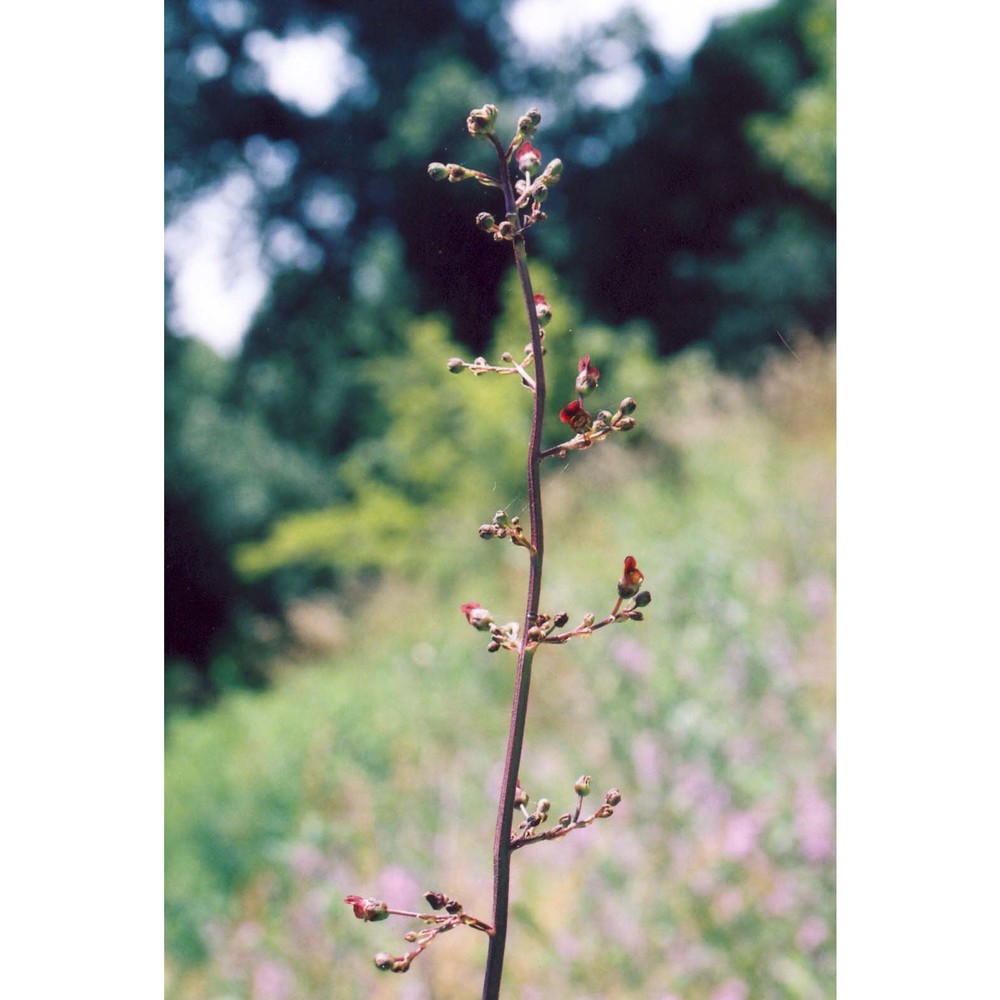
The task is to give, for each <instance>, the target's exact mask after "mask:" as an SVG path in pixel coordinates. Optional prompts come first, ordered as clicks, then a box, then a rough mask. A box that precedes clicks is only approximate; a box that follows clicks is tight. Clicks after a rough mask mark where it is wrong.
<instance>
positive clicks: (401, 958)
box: [344, 892, 494, 972]
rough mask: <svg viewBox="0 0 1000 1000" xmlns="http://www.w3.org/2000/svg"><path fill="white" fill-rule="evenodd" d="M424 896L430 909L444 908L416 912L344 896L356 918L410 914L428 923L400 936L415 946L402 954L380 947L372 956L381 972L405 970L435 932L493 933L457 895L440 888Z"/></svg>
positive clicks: (432, 938)
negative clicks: (458, 929) (469, 930)
mask: <svg viewBox="0 0 1000 1000" xmlns="http://www.w3.org/2000/svg"><path fill="white" fill-rule="evenodd" d="M424 899H426V900H427V902H428V903H429V904H430V907H431V909H432V910H444V913H416V912H414V911H412V910H394V909H392V908H391V907H390V906H389V905H388V904H387V903H385V902H383V901H382V900H380V899H363V898H362V897H361V896H347V897H345V899H344V902H345V903H347V905H348V906H350V907H352V909H353V910H354V915H355V916H356V917H357V918H358V919H359V920H365V921H370V920H385V919H386V918H387V917H388V916H389V915H390V914H394V915H396V916H399V917H410V918H412V919H415V920H421V921H423V922H424V923H425V924H427V925H428V926H426V927H424V928H422V929H421V930H419V931H408V932H407V933H406V934H404V935H403V939H404V940H405V941H407V942H409V943H410V944H415V945H416V947H415V948H413V949H412V950H410V951H408V952H407V953H406V954H405V955H390V954H389V952H387V951H380V952H379V953H378V954H377V955H376V956H375V959H374V961H375V967H376V968H377V969H380V970H381V971H382V972H406V971H407V970H408V969H409V968H410V965H411V964H412V963H413V960H414V959H415V958H416V957H417V956H418V955H419V954H420V953H421V952H422V951H423V950H424V949H425V948H426V947H427V946H428V945H429V944H430V943H431V942H432V941H433V940H434V939H435V938H436V937H437V936H438V934H443V933H444V932H445V931H450V930H452V929H454V928H455V927H461V926H463V925H464V926H466V927H471V928H472V929H473V930H477V931H483V933H485V934H489V935H491V936H492V935H493V933H494V930H493V927H492V926H491V925H490V924H488V923H486V922H485V921H483V920H480V919H479V918H478V917H473V916H472V915H471V914H468V913H466V912H465V910H464V908H463V907H462V904H461V903H460V902H459V901H458V900H457V899H452V898H451V897H450V896H448V895H446V894H445V893H443V892H425V893H424Z"/></svg>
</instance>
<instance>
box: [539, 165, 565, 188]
mask: <svg viewBox="0 0 1000 1000" xmlns="http://www.w3.org/2000/svg"><path fill="white" fill-rule="evenodd" d="M562 172H563V162H562V160H558V159H556V160H550V161H549V163H548V165H547V166H546V167H545V169H544V170H543V171H542V176H541V180H542V181H544V182H545V183H546V184H547V185H549V187H551V186H552V185H553V184H558V183H559V179H560V178H561V177H562Z"/></svg>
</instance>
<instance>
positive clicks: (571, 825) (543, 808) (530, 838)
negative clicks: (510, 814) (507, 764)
mask: <svg viewBox="0 0 1000 1000" xmlns="http://www.w3.org/2000/svg"><path fill="white" fill-rule="evenodd" d="M590 783H591V778H590V775H589V774H584V775H581V776H580V777H579V778H577V779H576V783H575V784H574V785H573V791H574V793H575V794H576V806H575V807H574V808H573V809H572V810H570V811H568V812H564V813H562V814H561V815H560V816H559V819H558V821H557V822H558V824H559V825H558V826H555V827H551V828H550V829H548V830H545V831H542V832H539V830H538V827H540V826H541V825H542V824H543V823H545V822H546V821H547V820H548V817H549V812H550V810H551V809H552V803H551V802H550V801H549V800H548V799H539V800H538V804H537V805H536V807H535V809H534V810H533V811H532V810H530V809H529V808H528V806H529V804H530V802H531V798H530V796H529V795H528V793H527V792H526V791H525V790H524V789H523V788H522V787H521V782H520V781H518V783H517V791H516V793H515V795H514V806H515V808H517V809H519V810H520V811H521V815H522V816H523V817H524V819H523V820H522V821H521V822H520V823H519V824H518V826H517V830H516V832H513V833H512V834H511V840H510V847H511V850H514V849H516V848H518V847H523V846H524V845H525V844H531V843H536V842H538V841H541V840H557V839H558V838H559V837H564V836H565V835H566V834H568V833H569V832H570V831H571V830H580V829H583V828H584V827H587V826H590V824H591V823H593V822H594V820H598V819H607V818H608V817H609V816H612V815H614V811H615V808H614V807H615V806H617V805H618V804H619V803H620V802H621V800H622V793H621V792H620V791H619V790H618V789H617V788H612V789H610V790H609V791H608V792H606V793H605V796H604V802H603V803H602V804H601V805H600V806H598V807H597V809H596V810H594V812H593V813H592V814H591V815H590V816H587V817H584V818H581V816H580V814H581V813H582V812H583V800H584V799H585V798H586V797H587V796H588V795H589V794H590V790H591V789H590Z"/></svg>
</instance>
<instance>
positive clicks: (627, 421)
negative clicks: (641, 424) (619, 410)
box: [615, 417, 635, 431]
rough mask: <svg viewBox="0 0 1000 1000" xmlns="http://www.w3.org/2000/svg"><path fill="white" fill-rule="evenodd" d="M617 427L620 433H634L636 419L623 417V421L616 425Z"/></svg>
mask: <svg viewBox="0 0 1000 1000" xmlns="http://www.w3.org/2000/svg"><path fill="white" fill-rule="evenodd" d="M615 427H617V428H618V430H620V431H633V430H635V417H622V419H621V420H619V421H618V423H617V424H615Z"/></svg>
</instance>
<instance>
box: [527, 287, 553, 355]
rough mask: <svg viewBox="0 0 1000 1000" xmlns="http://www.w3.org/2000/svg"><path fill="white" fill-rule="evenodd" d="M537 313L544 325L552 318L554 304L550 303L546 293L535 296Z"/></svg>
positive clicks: (539, 320)
mask: <svg viewBox="0 0 1000 1000" xmlns="http://www.w3.org/2000/svg"><path fill="white" fill-rule="evenodd" d="M535 315H536V316H537V317H538V322H539V323H541V324H542V325H544V324H546V323H548V321H549V320H550V319H552V306H550V305H549V303H548V299H546V298H545V296H544V295H541V294H537V295H536V296H535ZM529 346H530V345H529Z"/></svg>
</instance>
